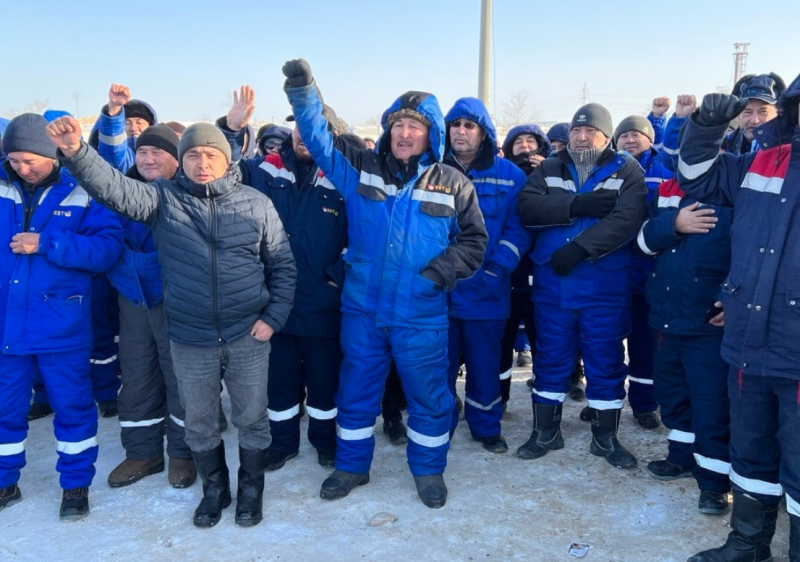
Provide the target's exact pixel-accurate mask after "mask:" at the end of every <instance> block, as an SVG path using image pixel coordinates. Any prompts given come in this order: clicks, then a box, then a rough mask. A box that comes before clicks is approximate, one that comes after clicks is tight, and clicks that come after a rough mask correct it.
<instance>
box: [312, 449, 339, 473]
mask: <svg viewBox="0 0 800 562" xmlns="http://www.w3.org/2000/svg"><path fill="white" fill-rule="evenodd" d="M317 464H319V465H320V466H321V467H322V468H336V447H331V448H323V447H320V448H319V449H317Z"/></svg>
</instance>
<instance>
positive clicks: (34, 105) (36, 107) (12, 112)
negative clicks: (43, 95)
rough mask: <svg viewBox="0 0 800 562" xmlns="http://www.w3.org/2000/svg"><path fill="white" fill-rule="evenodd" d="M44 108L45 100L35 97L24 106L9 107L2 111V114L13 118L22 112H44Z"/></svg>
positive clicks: (45, 106) (45, 107) (45, 105)
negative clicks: (20, 107)
mask: <svg viewBox="0 0 800 562" xmlns="http://www.w3.org/2000/svg"><path fill="white" fill-rule="evenodd" d="M45 109H47V100H42V99H35V100H32V101H29V102H28V103H26V104H25V107H23V108H22V109H19V108H14V109H9V110H8V111H6V112H4V113H3V116H4V117H8V118H9V119H13V118H14V117H16V116H17V115H21V114H23V113H44V110H45Z"/></svg>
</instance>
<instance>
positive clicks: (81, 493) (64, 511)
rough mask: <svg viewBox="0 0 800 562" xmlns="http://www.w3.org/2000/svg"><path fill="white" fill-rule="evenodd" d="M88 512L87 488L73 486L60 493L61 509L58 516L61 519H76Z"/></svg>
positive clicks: (81, 517)
mask: <svg viewBox="0 0 800 562" xmlns="http://www.w3.org/2000/svg"><path fill="white" fill-rule="evenodd" d="M88 513H89V488H86V487H83V488H73V489H72V490H64V491H63V492H62V493H61V509H60V510H59V512H58V518H59V519H61V520H62V521H78V520H79V519H83V518H84V517H85V516H86V515H87V514H88Z"/></svg>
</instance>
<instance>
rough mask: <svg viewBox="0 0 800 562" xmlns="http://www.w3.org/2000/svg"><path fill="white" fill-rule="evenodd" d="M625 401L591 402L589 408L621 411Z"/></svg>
mask: <svg viewBox="0 0 800 562" xmlns="http://www.w3.org/2000/svg"><path fill="white" fill-rule="evenodd" d="M624 402H625V401H624V400H589V407H590V408H594V409H595V410H621V409H622V406H623V405H624V404H623V403H624Z"/></svg>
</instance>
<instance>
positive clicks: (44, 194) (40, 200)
mask: <svg viewBox="0 0 800 562" xmlns="http://www.w3.org/2000/svg"><path fill="white" fill-rule="evenodd" d="M51 189H53V187H52V186H51V187H48V188H47V189H45V190H44V193H42V196H41V197H39V205H41V204H42V202H43V201H44V199H45V197H47V196H48V195H49V194H50V190H51Z"/></svg>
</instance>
